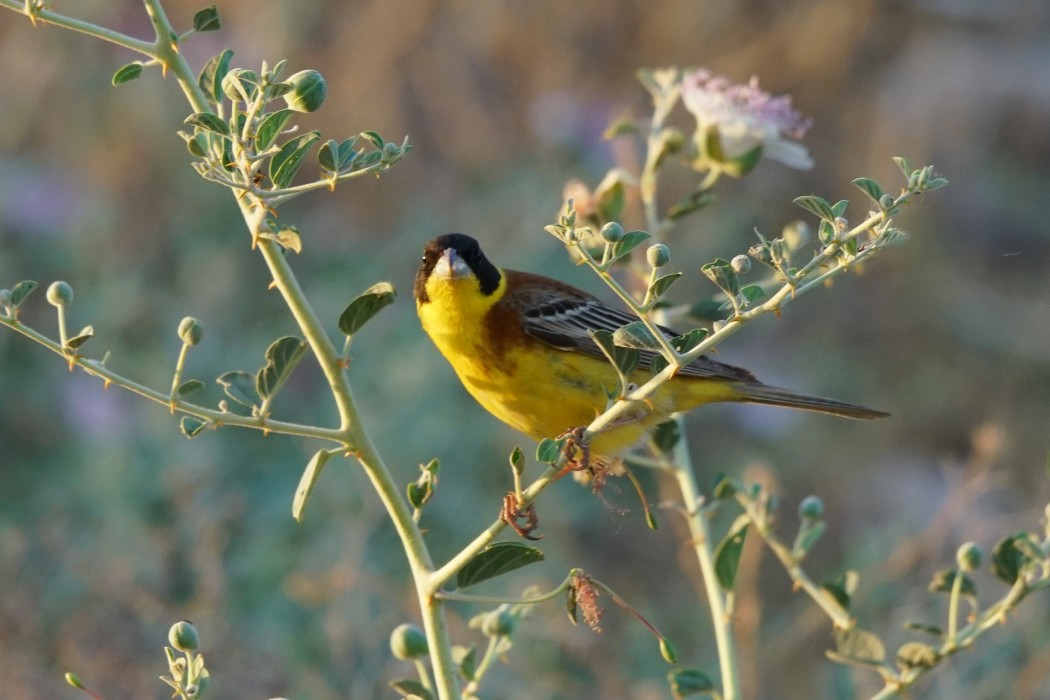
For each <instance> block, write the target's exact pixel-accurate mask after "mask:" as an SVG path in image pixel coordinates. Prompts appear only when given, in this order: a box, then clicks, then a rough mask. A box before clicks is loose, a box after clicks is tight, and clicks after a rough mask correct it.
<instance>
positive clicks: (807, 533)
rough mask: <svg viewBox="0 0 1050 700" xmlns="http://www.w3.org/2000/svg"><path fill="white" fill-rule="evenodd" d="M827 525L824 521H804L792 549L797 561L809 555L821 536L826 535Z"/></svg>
mask: <svg viewBox="0 0 1050 700" xmlns="http://www.w3.org/2000/svg"><path fill="white" fill-rule="evenodd" d="M826 528H827V524H826V523H825V522H824V521H823V520H804V521H802V526H801V527H799V529H798V535H796V536H795V544H794V545H793V546H792V547H791V555H792V556H793V557H795V559H796V560H801V559H802V558H803V557H804V556H806V555H807V554H809V550H810V549H812V548H813V545H815V544H816V543H817V540H819V539H820V536H821V535H823V534H824V530H825V529H826Z"/></svg>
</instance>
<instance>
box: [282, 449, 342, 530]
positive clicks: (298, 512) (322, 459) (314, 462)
mask: <svg viewBox="0 0 1050 700" xmlns="http://www.w3.org/2000/svg"><path fill="white" fill-rule="evenodd" d="M332 454H333V453H332V451H331V450H318V451H317V452H315V453H314V456H313V457H311V458H310V461H309V463H307V465H306V469H305V470H303V475H302V477H300V479H299V486H298V487H297V488H296V489H295V497H294V498H293V499H292V517H293V518H295V520H296V522H300V523H301V522H302V521H303V509H304V508H306V502H307V501H308V500H310V494H311V493H313V491H314V486H315V485H316V484H317V479H318V477H320V476H321V471H322V470H324V465H325V464H326V463H327V462H328V460H329V459H330V458H331V457H332Z"/></svg>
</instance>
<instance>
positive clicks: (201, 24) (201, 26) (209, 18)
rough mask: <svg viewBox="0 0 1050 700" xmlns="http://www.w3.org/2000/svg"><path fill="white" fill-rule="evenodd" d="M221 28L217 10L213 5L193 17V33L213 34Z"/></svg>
mask: <svg viewBox="0 0 1050 700" xmlns="http://www.w3.org/2000/svg"><path fill="white" fill-rule="evenodd" d="M221 28H222V23H221V22H220V21H219V8H217V7H216V6H215V5H212V6H211V7H206V8H204V9H203V10H200V11H199V12H197V14H195V15H193V31H195V32H214V31H216V30H218V29H221Z"/></svg>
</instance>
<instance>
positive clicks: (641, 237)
mask: <svg viewBox="0 0 1050 700" xmlns="http://www.w3.org/2000/svg"><path fill="white" fill-rule="evenodd" d="M650 238H652V236H650V235H649V234H648V233H646V232H645V231H628V232H627V233H625V234H624V236H623V238H621V239H620V240H619V241H617V242H616V243H614V244H613V247H612V257H611V259H612V260H619V259H620V258H622V257H624V256H625V255H627V254H628V253H630V252H631V251H632V250H634V249H635V248H637V247H638V246H640V245H641V244H642V243H644V242H645V241H647V240H648V239H650Z"/></svg>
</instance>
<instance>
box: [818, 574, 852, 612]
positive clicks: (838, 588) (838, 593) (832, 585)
mask: <svg viewBox="0 0 1050 700" xmlns="http://www.w3.org/2000/svg"><path fill="white" fill-rule="evenodd" d="M859 579H860V577H859V576H857V572H856V571H847V572H846V573H844V574H841V575H839V576H837V577H836V578H835V580H834V581H826V582H825V583H823V584H822V585H821V588H823V589H824V591H826V592H827V593H828V594H829V595H830V596H831V597H832V598H833V599H834V600H835V602H837V603H838V604H839V605H840V606H842V609H843V610H849V606H850V600H851V598H852V597H853V592H854V591H855V590H856V589H857V583H858V581H859Z"/></svg>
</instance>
